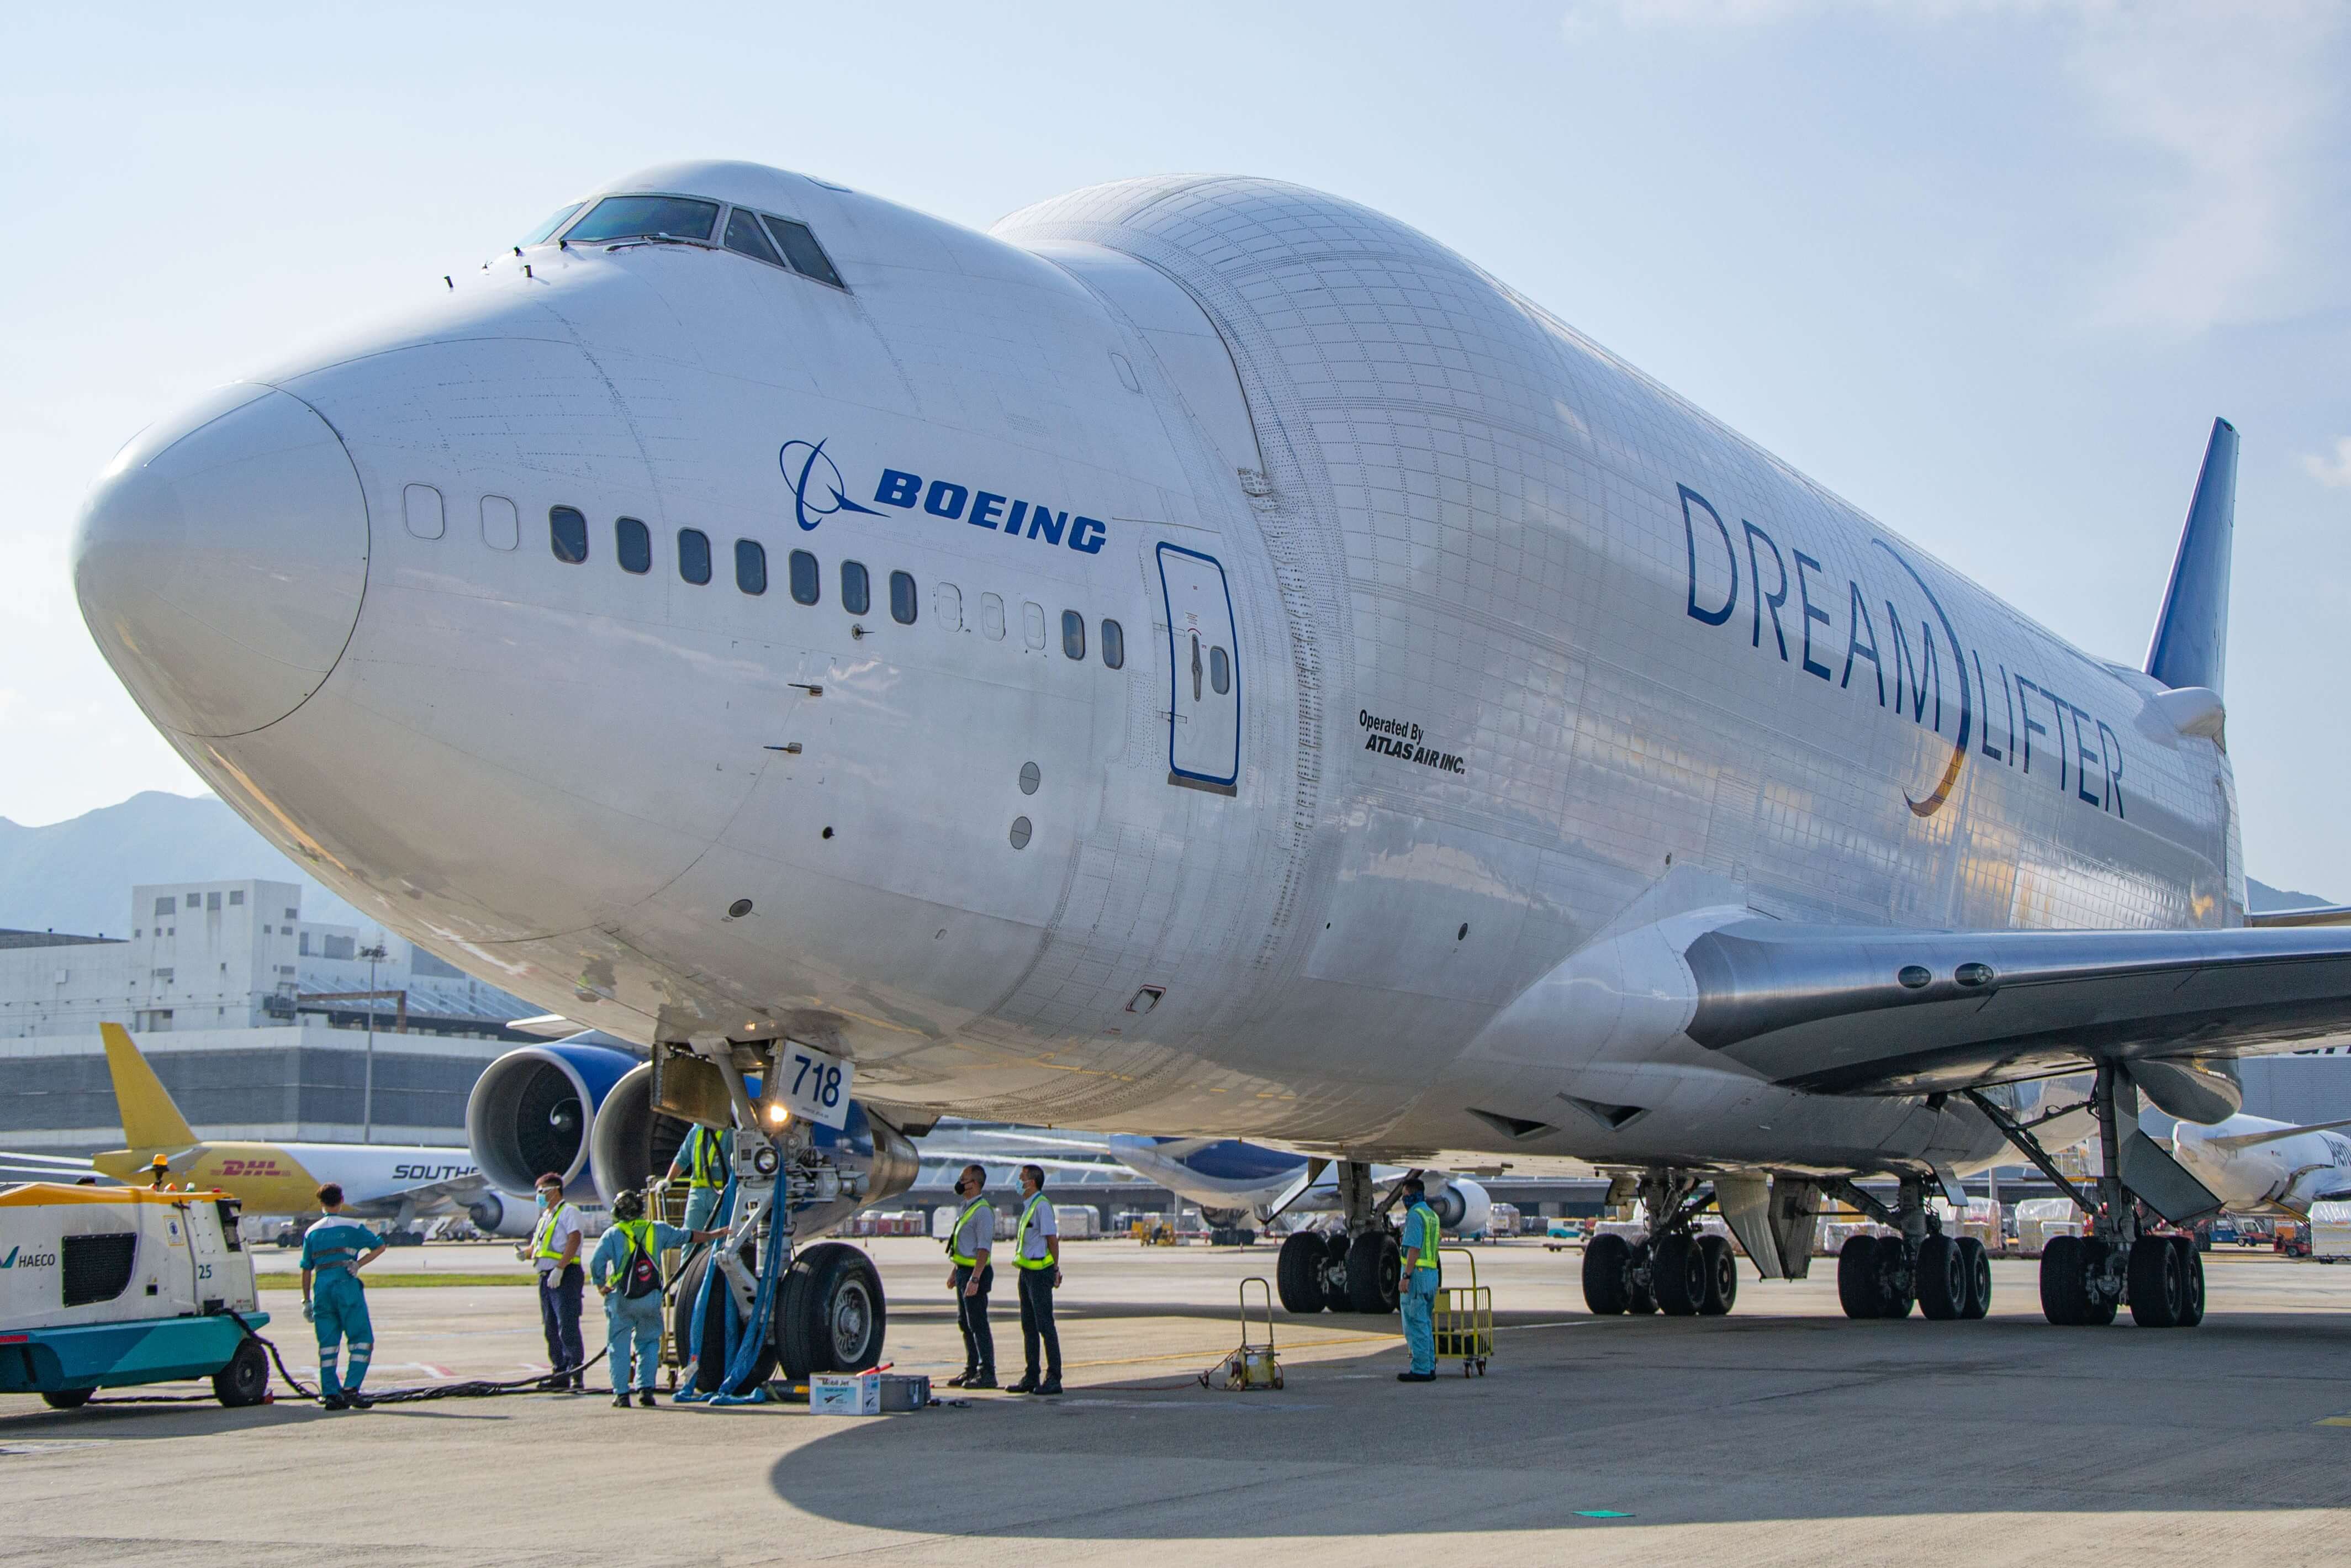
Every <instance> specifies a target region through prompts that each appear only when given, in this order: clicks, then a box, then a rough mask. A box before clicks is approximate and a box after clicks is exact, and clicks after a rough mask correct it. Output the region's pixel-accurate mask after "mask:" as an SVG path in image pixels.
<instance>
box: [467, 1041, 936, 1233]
mask: <svg viewBox="0 0 2351 1568" xmlns="http://www.w3.org/2000/svg"><path fill="white" fill-rule="evenodd" d="M746 1087H747V1089H748V1090H749V1091H750V1093H751V1096H752V1098H753V1099H755V1100H756V1099H757V1098H758V1092H759V1081H758V1079H756V1078H753V1079H748V1080H747V1081H746ZM846 1123H847V1124H846V1125H844V1126H842V1127H841V1128H840V1129H838V1130H835V1129H834V1128H831V1127H827V1126H823V1125H820V1124H811V1125H810V1127H809V1129H808V1131H809V1134H810V1142H809V1145H808V1148H807V1157H805V1158H803V1159H801V1160H799V1161H797V1162H795V1164H794V1166H793V1167H792V1172H791V1176H790V1190H791V1194H792V1197H791V1207H792V1236H793V1239H794V1240H795V1241H799V1242H805V1241H809V1240H812V1239H815V1238H817V1237H819V1236H821V1235H823V1234H825V1233H826V1232H827V1231H830V1230H833V1229H836V1228H839V1227H840V1226H841V1225H842V1224H843V1223H845V1222H846V1221H847V1220H848V1219H849V1218H850V1216H852V1215H853V1214H855V1213H857V1212H858V1211H859V1210H860V1209H862V1208H867V1207H872V1205H874V1204H876V1203H881V1202H883V1201H885V1200H886V1199H889V1198H893V1197H897V1196H898V1195H899V1194H900V1193H902V1192H904V1191H906V1190H907V1189H908V1188H910V1187H912V1186H914V1180H915V1177H916V1176H919V1175H921V1173H922V1159H921V1156H920V1155H917V1154H916V1153H915V1151H914V1144H913V1142H912V1141H910V1140H909V1139H908V1138H907V1137H906V1135H905V1134H904V1133H901V1132H900V1131H898V1129H897V1128H895V1127H893V1126H892V1125H891V1124H889V1123H887V1122H885V1121H883V1120H882V1119H881V1118H880V1117H878V1116H875V1115H872V1114H871V1113H869V1112H867V1110H866V1109H865V1107H864V1105H863V1104H862V1103H860V1102H858V1101H854V1100H852V1101H851V1102H850V1104H849V1114H848V1116H847V1118H846ZM692 1125H693V1124H691V1123H689V1122H686V1121H684V1120H682V1119H680V1118H679V1117H676V1116H672V1115H670V1114H668V1113H666V1112H663V1111H657V1110H655V1109H654V1108H653V1067H652V1064H650V1063H645V1064H643V1065H640V1066H637V1067H633V1068H632V1069H631V1070H630V1071H628V1072H626V1073H624V1074H623V1075H622V1077H621V1079H620V1080H619V1082H616V1083H614V1084H613V1085H612V1087H611V1092H608V1093H607V1094H605V1095H604V1096H603V1100H602V1103H601V1108H600V1109H599V1110H598V1111H597V1113H596V1125H595V1129H594V1132H593V1134H592V1136H591V1137H590V1143H589V1151H590V1152H589V1164H590V1168H591V1169H592V1170H593V1172H594V1175H595V1181H596V1189H597V1190H598V1191H599V1192H601V1193H605V1194H608V1195H609V1194H611V1193H616V1192H623V1191H626V1190H628V1189H630V1188H632V1187H642V1186H644V1185H645V1183H646V1182H648V1181H650V1180H651V1179H653V1177H654V1176H659V1175H661V1174H662V1173H664V1171H667V1170H668V1169H669V1166H670V1161H671V1160H672V1159H673V1158H674V1157H675V1155H676V1154H677V1150H678V1145H681V1144H683V1143H684V1141H685V1134H686V1133H687V1131H688V1130H689V1129H690V1128H691V1127H692ZM477 1155H478V1151H477ZM482 1168H483V1171H484V1173H485V1174H489V1166H486V1165H485V1166H483V1167H482Z"/></svg>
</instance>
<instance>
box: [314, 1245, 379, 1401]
mask: <svg viewBox="0 0 2351 1568" xmlns="http://www.w3.org/2000/svg"><path fill="white" fill-rule="evenodd" d="M382 1245H383V1238H382V1237H381V1236H378V1235H377V1234H376V1233H375V1232H374V1231H372V1230H370V1229H369V1228H367V1227H366V1226H364V1225H361V1224H360V1222H359V1221H358V1220H356V1219H347V1218H344V1217H343V1216H341V1215H340V1214H329V1215H327V1216H325V1217H324V1218H321V1219H320V1220H319V1222H318V1223H317V1224H316V1225H313V1226H312V1227H310V1228H309V1229H308V1230H306V1231H304V1232H303V1233H302V1267H303V1268H305V1269H309V1270H314V1271H315V1272H314V1273H313V1275H312V1277H311V1281H310V1317H311V1322H312V1325H313V1326H314V1327H316V1328H317V1329H318V1331H319V1391H320V1392H321V1393H323V1394H325V1395H326V1396H328V1397H329V1398H333V1397H334V1396H338V1395H345V1394H357V1393H358V1392H359V1391H360V1383H361V1382H362V1381H364V1380H365V1379H366V1377H367V1370H368V1360H369V1358H370V1357H371V1356H372V1355H374V1354H375V1325H374V1324H373V1323H371V1322H369V1321H368V1308H367V1291H366V1289H365V1288H364V1287H362V1286H361V1285H360V1277H359V1275H357V1274H356V1273H354V1272H352V1270H351V1265H352V1264H353V1263H356V1262H357V1261H359V1260H360V1257H361V1256H362V1255H364V1254H366V1253H369V1252H372V1251H374V1250H375V1249H378V1248H379V1247H381V1246H382ZM339 1344H348V1345H350V1376H349V1377H348V1378H342V1377H338V1376H337V1375H335V1352H336V1350H337V1348H338V1345H339Z"/></svg>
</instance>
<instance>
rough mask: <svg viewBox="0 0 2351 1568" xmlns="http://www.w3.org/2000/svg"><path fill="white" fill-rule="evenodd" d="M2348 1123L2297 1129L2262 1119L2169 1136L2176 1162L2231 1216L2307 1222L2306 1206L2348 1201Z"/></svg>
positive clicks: (2237, 1119)
mask: <svg viewBox="0 0 2351 1568" xmlns="http://www.w3.org/2000/svg"><path fill="white" fill-rule="evenodd" d="M2344 1127H2351V1121H2343V1122H2314V1123H2312V1124H2309V1125H2307V1126H2300V1127H2297V1126H2295V1125H2294V1124H2292V1123H2289V1122H2273V1121H2270V1120H2268V1119H2267V1118H2265V1117H2261V1116H2243V1115H2239V1116H2231V1117H2229V1118H2228V1119H2227V1120H2225V1121H2221V1122H2216V1123H2214V1124H2212V1125H2210V1126H2209V1127H2199V1126H2198V1125H2197V1124H2195V1123H2193V1122H2182V1123H2180V1124H2179V1126H2177V1127H2175V1128H2174V1129H2173V1130H2172V1134H2171V1140H2172V1151H2173V1152H2174V1153H2175V1154H2177V1155H2179V1163H2180V1164H2181V1165H2183V1166H2187V1167H2188V1169H2189V1171H2190V1172H2192V1173H2194V1175H2195V1176H2196V1178H2197V1179H2198V1180H2199V1181H2200V1182H2202V1183H2203V1184H2204V1185H2205V1186H2208V1187H2210V1189H2211V1190H2212V1195H2213V1196H2214V1197H2217V1198H2219V1199H2220V1203H2221V1206H2222V1207H2224V1208H2226V1209H2228V1210H2229V1211H2230V1212H2231V1213H2232V1214H2278V1213H2285V1214H2290V1215H2292V1216H2294V1218H2297V1219H2308V1218H2310V1206H2311V1205H2312V1204H2314V1203H2325V1202H2328V1201H2330V1200H2332V1199H2336V1198H2345V1197H2351V1137H2346V1136H2345V1135H2344V1134H2343V1133H2342V1132H2340V1131H2338V1130H2337V1129H2339V1128H2344Z"/></svg>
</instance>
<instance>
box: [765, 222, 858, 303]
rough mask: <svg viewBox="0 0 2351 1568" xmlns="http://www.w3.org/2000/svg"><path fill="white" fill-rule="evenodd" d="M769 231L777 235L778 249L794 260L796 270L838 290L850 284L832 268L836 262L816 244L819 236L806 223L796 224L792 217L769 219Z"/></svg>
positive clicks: (801, 274)
mask: <svg viewBox="0 0 2351 1568" xmlns="http://www.w3.org/2000/svg"><path fill="white" fill-rule="evenodd" d="M768 231H769V232H770V233H772V234H773V235H775V236H776V248H777V249H778V250H780V251H782V252H783V253H784V254H785V255H786V256H789V257H790V258H791V262H792V270H793V271H794V272H797V273H799V275H800V276H801V277H813V278H815V279H816V280H817V281H818V282H819V283H830V284H831V285H832V287H835V288H846V287H849V285H847V284H845V283H843V282H841V274H839V273H838V272H835V271H834V270H833V269H832V262H831V258H829V257H828V256H826V255H825V254H824V246H820V245H819V244H817V243H816V235H815V234H814V233H813V232H812V231H811V230H810V228H809V226H808V225H806V224H796V223H794V222H793V221H792V220H791V219H789V218H769V219H768Z"/></svg>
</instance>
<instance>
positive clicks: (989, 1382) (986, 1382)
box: [961, 1372, 996, 1388]
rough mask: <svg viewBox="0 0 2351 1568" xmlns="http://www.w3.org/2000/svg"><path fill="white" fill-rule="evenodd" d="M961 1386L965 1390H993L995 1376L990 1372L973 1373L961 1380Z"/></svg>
mask: <svg viewBox="0 0 2351 1568" xmlns="http://www.w3.org/2000/svg"><path fill="white" fill-rule="evenodd" d="M961 1386H963V1387H965V1388H993V1387H995V1386H996V1374H994V1373H992V1372H975V1373H973V1374H972V1375H970V1376H969V1377H967V1378H965V1379H964V1380H963V1383H962V1385H961Z"/></svg>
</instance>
